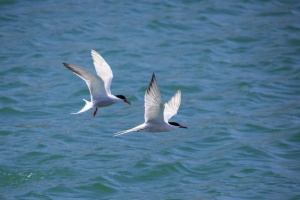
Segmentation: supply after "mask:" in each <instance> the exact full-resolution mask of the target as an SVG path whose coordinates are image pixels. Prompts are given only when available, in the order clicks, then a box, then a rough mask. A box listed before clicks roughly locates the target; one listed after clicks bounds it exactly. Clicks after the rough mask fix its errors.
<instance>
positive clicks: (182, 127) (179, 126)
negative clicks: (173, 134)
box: [179, 126, 187, 128]
mask: <svg viewBox="0 0 300 200" xmlns="http://www.w3.org/2000/svg"><path fill="white" fill-rule="evenodd" d="M179 128H187V127H186V126H179Z"/></svg>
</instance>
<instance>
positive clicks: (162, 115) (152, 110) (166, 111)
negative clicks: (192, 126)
mask: <svg viewBox="0 0 300 200" xmlns="http://www.w3.org/2000/svg"><path fill="white" fill-rule="evenodd" d="M180 102H181V91H180V90H178V91H177V92H176V93H175V95H174V96H173V97H172V98H171V99H170V100H169V101H168V102H167V103H165V104H164V105H163V103H162V100H161V95H160V91H159V88H158V85H157V83H156V78H155V75H154V73H153V75H152V79H151V82H150V84H149V86H148V89H147V91H146V93H145V116H144V118H145V122H144V123H143V124H141V125H139V126H136V127H134V128H132V129H128V130H125V131H120V132H117V133H115V134H114V136H119V135H123V134H125V133H129V132H134V131H136V132H138V131H145V132H164V131H171V130H174V129H176V128H187V127H186V126H182V125H180V124H178V123H177V122H169V119H170V118H171V117H173V116H174V115H176V114H177V110H178V108H179V106H180Z"/></svg>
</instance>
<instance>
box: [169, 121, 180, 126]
mask: <svg viewBox="0 0 300 200" xmlns="http://www.w3.org/2000/svg"><path fill="white" fill-rule="evenodd" d="M169 124H171V125H173V126H180V125H179V124H178V123H177V122H169Z"/></svg>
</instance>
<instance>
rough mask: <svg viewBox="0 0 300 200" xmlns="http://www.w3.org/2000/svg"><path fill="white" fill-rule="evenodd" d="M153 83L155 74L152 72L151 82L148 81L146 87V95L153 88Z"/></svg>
mask: <svg viewBox="0 0 300 200" xmlns="http://www.w3.org/2000/svg"><path fill="white" fill-rule="evenodd" d="M154 82H156V78H155V74H154V72H153V74H152V78H151V81H150V83H149V86H148V89H147V93H149V92H150V90H151V87H152V86H153V84H154Z"/></svg>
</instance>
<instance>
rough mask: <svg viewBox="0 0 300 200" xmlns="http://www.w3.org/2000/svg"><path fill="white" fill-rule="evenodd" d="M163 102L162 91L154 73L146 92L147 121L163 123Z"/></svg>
mask: <svg viewBox="0 0 300 200" xmlns="http://www.w3.org/2000/svg"><path fill="white" fill-rule="evenodd" d="M163 110H164V108H163V103H162V100H161V95H160V91H159V88H158V85H157V82H156V78H155V75H154V73H153V75H152V79H151V82H150V84H149V86H148V89H147V91H146V93H145V123H147V122H151V123H161V122H163V121H164V117H163Z"/></svg>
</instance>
